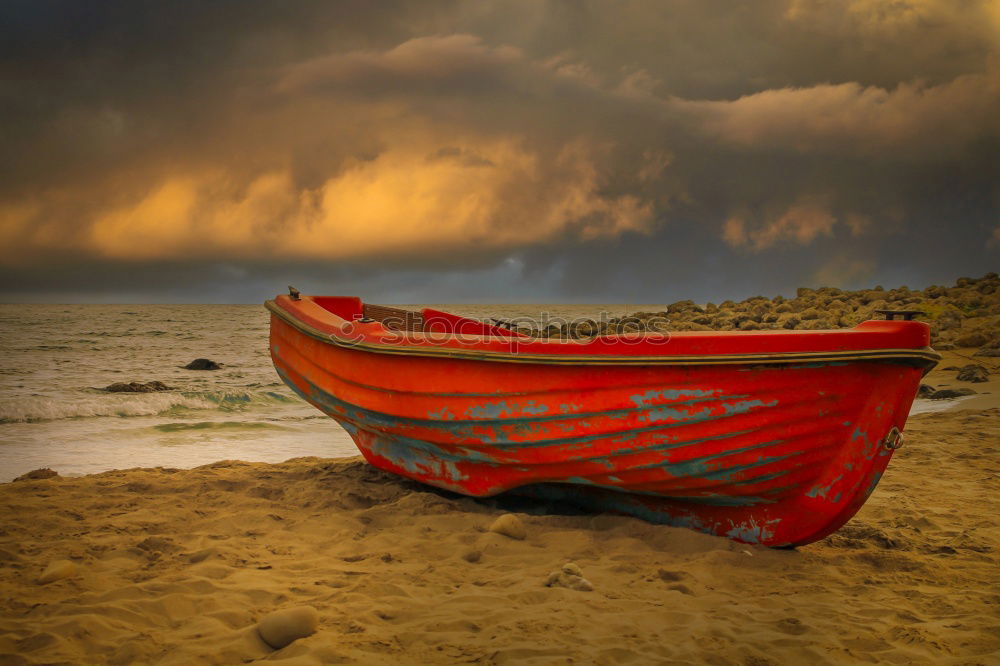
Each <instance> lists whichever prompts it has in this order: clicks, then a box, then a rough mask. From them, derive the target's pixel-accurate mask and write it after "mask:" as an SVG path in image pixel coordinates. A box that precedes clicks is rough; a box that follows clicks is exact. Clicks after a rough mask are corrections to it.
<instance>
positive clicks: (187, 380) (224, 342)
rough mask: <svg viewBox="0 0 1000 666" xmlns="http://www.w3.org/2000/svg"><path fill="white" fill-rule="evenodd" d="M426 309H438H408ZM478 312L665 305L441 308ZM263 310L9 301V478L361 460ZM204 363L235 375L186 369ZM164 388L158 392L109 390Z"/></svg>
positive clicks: (5, 422) (1, 450)
mask: <svg viewBox="0 0 1000 666" xmlns="http://www.w3.org/2000/svg"><path fill="white" fill-rule="evenodd" d="M403 307H417V308H419V307H425V306H422V305H421V306H403ZM430 307H435V308H438V309H443V310H449V311H451V312H456V313H458V314H464V315H466V316H472V317H503V318H508V319H510V318H515V317H522V316H525V317H533V318H538V317H540V315H541V313H542V312H547V313H549V314H550V315H552V316H561V317H567V318H573V317H581V316H588V317H595V318H596V317H599V316H600V313H601V312H610V313H613V314H622V313H623V312H626V311H630V312H635V311H638V310H663V309H665V306H661V305H642V306H622V305H617V306H610V305H609V306H602V305H573V306H565V305H562V306H548V305H432V306H430ZM268 324H269V319H268V312H267V311H266V310H265V309H264V308H263V306H262V305H0V349H2V350H3V357H2V361H0V482H4V481H10V480H12V479H14V478H15V477H17V476H19V475H21V474H24V473H25V472H28V471H30V470H33V469H38V468H41V467H50V468H52V469H54V470H56V471H57V472H59V473H60V474H62V475H64V476H68V475H79V474H90V473H94V472H101V471H105V470H109V469H127V468H132V467H176V468H189V467H196V466H198V465H204V464H207V463H210V462H215V461H217V460H224V459H239V460H247V461H261V462H279V461H283V460H287V459H289V458H295V457H300V456H322V457H341V456H351V455H356V454H357V449H356V448H355V447H354V443H353V441H352V440H351V438H350V437H349V436H348V434H347V433H346V432H345V431H344V430H343V429H342V428H341V427H340V426H339V425H337V423H336V422H334V421H333V420H332V419H330V418H329V417H327V416H324V415H323V414H321V413H320V412H319V411H318V410H316V409H315V408H313V407H312V406H310V405H308V404H306V403H305V402H303V401H302V400H301V399H299V398H298V397H297V396H296V395H295V394H294V393H292V392H291V391H290V390H289V389H288V388H286V387H285V385H284V384H283V383H282V382H281V380H280V379H279V378H278V376H277V374H276V373H275V371H274V367H273V366H272V365H271V359H270V356H269V354H268V343H267V338H268ZM195 358H209V359H212V360H214V361H218V362H219V363H221V364H223V368H222V369H221V370H213V371H196V370H185V369H183V367H182V366H184V365H186V364H187V363H189V362H190V361H192V360H194V359H195ZM153 380H158V381H161V382H163V383H164V384H166V385H167V386H170V387H172V388H173V390H171V391H165V392H158V393H108V392H106V391H103V390H101V389H102V388H103V387H105V386H108V385H109V384H113V383H115V382H131V381H137V382H149V381H153Z"/></svg>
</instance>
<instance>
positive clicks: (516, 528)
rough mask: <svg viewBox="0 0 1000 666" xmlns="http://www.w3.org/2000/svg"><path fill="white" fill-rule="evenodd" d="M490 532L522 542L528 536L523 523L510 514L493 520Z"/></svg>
mask: <svg viewBox="0 0 1000 666" xmlns="http://www.w3.org/2000/svg"><path fill="white" fill-rule="evenodd" d="M490 532H496V533H497V534H502V535H504V536H506V537H510V538H511V539H517V540H518V541H523V540H524V538H525V537H527V536H528V530H527V529H525V527H524V523H522V522H521V519H520V518H518V517H517V516H515V515H514V514H512V513H505V514H503V515H502V516H500V517H499V518H497V519H496V520H494V521H493V524H492V525H490Z"/></svg>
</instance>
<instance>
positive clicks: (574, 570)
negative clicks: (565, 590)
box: [562, 562, 583, 576]
mask: <svg viewBox="0 0 1000 666" xmlns="http://www.w3.org/2000/svg"><path fill="white" fill-rule="evenodd" d="M562 570H563V573H564V574H567V575H569V576H582V575H583V571H581V570H580V567H579V566H577V565H576V563H575V562H567V563H566V564H564V565H563V568H562Z"/></svg>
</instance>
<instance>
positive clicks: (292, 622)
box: [257, 606, 319, 650]
mask: <svg viewBox="0 0 1000 666" xmlns="http://www.w3.org/2000/svg"><path fill="white" fill-rule="evenodd" d="M318 626H319V613H317V612H316V609H315V608H313V607H312V606H296V607H294V608H282V609H281V610H277V611H274V612H273V613H269V614H268V615H266V616H264V619H262V620H261V621H260V622H259V623H258V624H257V633H258V634H260V637H261V638H262V639H263V640H264V642H265V643H267V644H268V645H270V646H271V647H273V648H274V649H275V650H280V649H281V648H283V647H285V646H286V645H289V644H291V643H292V641H294V640H296V639H299V638H305V637H306V636H311V635H313V634H315V633H316V628H317V627H318Z"/></svg>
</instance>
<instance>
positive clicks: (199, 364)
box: [184, 358, 222, 370]
mask: <svg viewBox="0 0 1000 666" xmlns="http://www.w3.org/2000/svg"><path fill="white" fill-rule="evenodd" d="M220 368H222V366H221V365H219V364H218V363H216V362H215V361H213V360H212V359H210V358H196V359H195V360H193V361H191V362H190V363H188V364H187V365H185V366H184V369H185V370H219V369H220Z"/></svg>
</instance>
